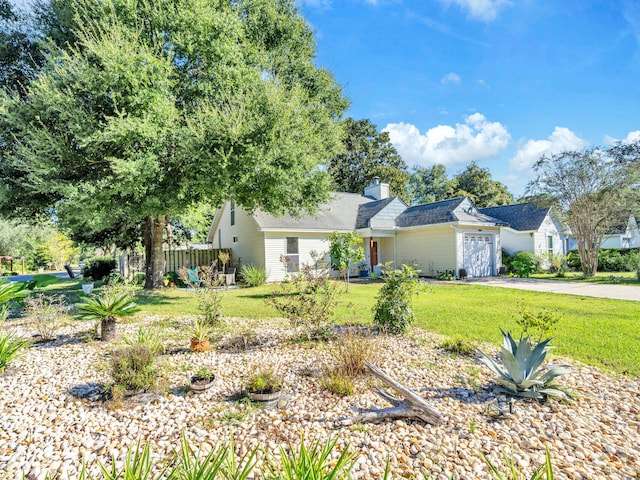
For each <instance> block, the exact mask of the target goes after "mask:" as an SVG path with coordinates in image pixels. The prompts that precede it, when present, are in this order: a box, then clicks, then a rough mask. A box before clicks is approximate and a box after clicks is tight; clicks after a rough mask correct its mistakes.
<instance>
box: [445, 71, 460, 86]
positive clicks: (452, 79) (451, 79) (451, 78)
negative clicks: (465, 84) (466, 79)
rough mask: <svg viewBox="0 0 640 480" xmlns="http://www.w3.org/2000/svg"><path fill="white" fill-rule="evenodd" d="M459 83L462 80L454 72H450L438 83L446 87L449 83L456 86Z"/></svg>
mask: <svg viewBox="0 0 640 480" xmlns="http://www.w3.org/2000/svg"><path fill="white" fill-rule="evenodd" d="M461 81H462V79H461V78H460V75H458V74H457V73H454V72H450V73H447V74H446V75H445V76H444V77H442V80H440V83H442V84H443V85H447V84H449V83H453V84H454V85H458V84H459V83H460V82H461Z"/></svg>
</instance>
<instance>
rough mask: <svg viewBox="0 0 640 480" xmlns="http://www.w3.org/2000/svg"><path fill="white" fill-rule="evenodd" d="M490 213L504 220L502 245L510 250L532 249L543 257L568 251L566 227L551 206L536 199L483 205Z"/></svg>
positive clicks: (531, 250)
mask: <svg viewBox="0 0 640 480" xmlns="http://www.w3.org/2000/svg"><path fill="white" fill-rule="evenodd" d="M480 211H481V212H482V213H484V214H486V215H490V216H491V217H494V218H497V219H499V220H502V221H503V222H504V223H506V224H507V225H505V226H503V227H502V231H501V232H500V237H501V239H502V248H504V249H505V250H506V251H507V252H509V253H515V252H521V251H524V252H531V253H533V254H535V255H538V256H540V257H544V256H546V255H549V254H552V255H564V254H565V253H566V252H565V241H564V240H565V238H564V235H563V233H562V232H563V228H562V225H561V224H560V222H559V221H558V220H557V219H556V217H555V215H554V214H553V211H552V210H551V209H550V208H542V207H538V206H536V205H534V204H532V203H517V204H513V205H502V206H499V207H487V208H481V209H480Z"/></svg>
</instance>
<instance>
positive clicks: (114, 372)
mask: <svg viewBox="0 0 640 480" xmlns="http://www.w3.org/2000/svg"><path fill="white" fill-rule="evenodd" d="M157 374H158V371H157V369H156V367H155V355H153V353H152V352H151V349H150V348H149V347H148V346H146V345H131V346H128V347H126V348H123V349H122V350H120V351H118V352H116V353H115V354H114V356H113V358H112V360H111V377H112V378H113V381H114V383H115V384H116V385H120V386H122V387H124V388H125V389H127V390H140V389H142V390H148V389H150V388H151V387H153V386H154V385H155V383H156V376H157Z"/></svg>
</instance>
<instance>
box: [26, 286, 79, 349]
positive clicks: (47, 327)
mask: <svg viewBox="0 0 640 480" xmlns="http://www.w3.org/2000/svg"><path fill="white" fill-rule="evenodd" d="M24 303H25V308H26V311H27V316H28V318H29V323H30V324H31V326H33V327H34V328H35V329H36V330H37V331H38V333H39V334H40V336H41V337H42V339H43V340H53V339H55V338H56V332H57V331H58V329H59V328H60V319H61V318H62V317H64V316H65V315H66V314H67V313H69V310H70V309H71V307H69V306H68V305H67V304H66V302H65V299H64V295H55V296H52V297H48V296H46V295H43V294H42V293H40V294H37V295H34V296H32V297H27V298H25V299H24Z"/></svg>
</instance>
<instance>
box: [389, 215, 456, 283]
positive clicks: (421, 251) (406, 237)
mask: <svg viewBox="0 0 640 480" xmlns="http://www.w3.org/2000/svg"><path fill="white" fill-rule="evenodd" d="M396 252H397V263H398V264H402V263H413V262H415V263H417V267H418V268H419V269H420V270H422V275H435V273H436V271H438V270H454V269H455V268H456V244H455V230H454V229H453V228H452V227H451V226H450V225H444V226H435V227H427V228H418V229H411V230H400V231H398V233H397V240H396Z"/></svg>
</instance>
